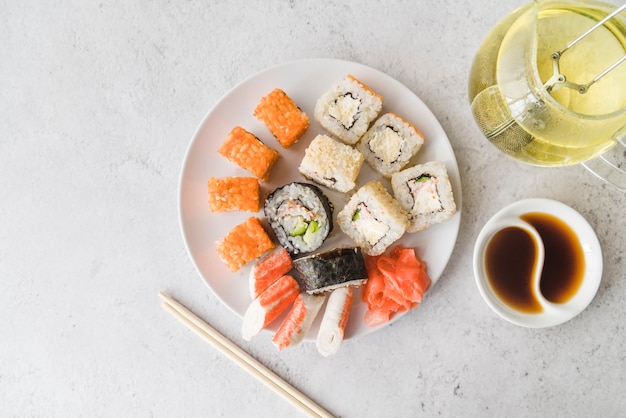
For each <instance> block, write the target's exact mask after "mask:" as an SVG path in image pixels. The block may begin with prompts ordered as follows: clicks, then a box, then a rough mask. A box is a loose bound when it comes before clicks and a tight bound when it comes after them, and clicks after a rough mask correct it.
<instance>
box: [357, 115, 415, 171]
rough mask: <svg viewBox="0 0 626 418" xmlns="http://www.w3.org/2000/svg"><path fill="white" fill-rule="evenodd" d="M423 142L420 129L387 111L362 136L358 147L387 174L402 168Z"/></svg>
mask: <svg viewBox="0 0 626 418" xmlns="http://www.w3.org/2000/svg"><path fill="white" fill-rule="evenodd" d="M423 144H424V138H423V136H422V134H421V133H420V131H418V130H417V128H416V127H415V126H413V125H411V124H410V123H408V122H407V121H405V120H404V119H402V118H401V117H400V116H398V115H395V114H393V113H386V114H384V115H383V116H381V117H380V118H378V119H377V120H376V122H374V124H373V125H372V127H371V128H370V129H369V130H368V131H367V132H366V133H365V135H363V137H362V138H361V140H360V141H359V143H358V144H357V149H358V150H359V151H361V154H363V156H364V157H365V160H366V161H367V163H368V164H369V165H370V166H371V167H372V168H373V169H374V170H376V171H378V172H379V173H380V174H382V175H383V176H385V177H391V175H392V174H393V173H397V172H398V171H400V170H401V169H402V168H403V167H404V166H405V165H406V164H407V163H408V162H409V160H410V159H411V158H413V156H414V155H415V154H417V152H418V151H419V150H420V148H421V147H422V145H423Z"/></svg>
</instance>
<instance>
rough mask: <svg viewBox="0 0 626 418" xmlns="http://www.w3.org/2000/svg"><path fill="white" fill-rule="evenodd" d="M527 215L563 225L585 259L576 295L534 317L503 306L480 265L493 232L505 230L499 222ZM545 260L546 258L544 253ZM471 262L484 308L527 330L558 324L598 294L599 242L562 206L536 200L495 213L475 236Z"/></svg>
mask: <svg viewBox="0 0 626 418" xmlns="http://www.w3.org/2000/svg"><path fill="white" fill-rule="evenodd" d="M530 212H539V213H546V214H549V215H552V216H555V217H557V218H559V219H560V220H562V221H563V222H565V223H566V224H567V225H568V226H569V227H570V228H571V229H572V230H573V231H574V233H575V234H576V236H577V237H578V241H579V242H580V245H581V247H582V250H583V255H584V258H585V275H584V277H583V280H582V283H581V285H580V288H579V290H578V292H577V293H576V294H575V295H574V296H573V297H572V299H570V300H569V301H567V302H566V303H563V304H558V305H557V304H549V305H550V306H544V311H543V312H541V313H536V314H529V313H524V312H520V311H518V310H515V309H513V308H511V307H509V306H508V305H506V304H505V303H503V302H502V301H501V300H500V299H499V298H498V297H497V296H496V294H495V292H494V291H493V290H492V289H491V286H490V285H489V281H488V279H487V277H486V274H485V263H484V259H485V249H486V247H487V243H488V242H489V239H490V238H491V237H492V236H493V235H494V234H495V233H496V232H497V231H499V230H500V229H502V228H504V227H505V225H503V221H505V220H507V219H511V218H517V219H519V216H520V215H523V214H525V213H530ZM505 222H506V221H505ZM546 257H548V255H547V254H546ZM473 261H474V277H475V279H476V285H477V286H478V290H479V291H480V294H481V295H482V297H483V299H484V300H485V302H486V303H487V305H488V306H489V307H490V308H491V309H492V310H493V311H494V312H496V313H497V314H498V315H499V316H501V317H502V318H504V319H506V320H507V321H509V322H511V323H513V324H515V325H519V326H523V327H528V328H545V327H552V326H555V325H559V324H562V323H564V322H566V321H569V320H570V319H572V318H574V317H575V316H577V315H578V314H580V313H581V312H582V311H583V310H585V308H586V307H587V306H588V305H589V304H590V303H591V301H592V300H593V298H594V297H595V295H596V293H597V291H598V287H599V286H600V280H601V278H602V267H603V262H602V249H601V248H600V242H599V241H598V237H597V236H596V233H595V232H594V230H593V228H592V227H591V225H589V223H588V222H587V220H586V219H585V218H584V217H583V216H582V215H581V214H580V213H578V212H577V211H576V210H574V209H573V208H571V207H570V206H567V205H566V204H564V203H561V202H558V201H556V200H551V199H539V198H537V199H525V200H520V201H517V202H514V203H512V204H510V205H508V206H506V207H505V208H503V209H502V210H500V211H499V212H498V213H496V214H495V215H494V216H493V217H492V218H491V219H490V220H489V221H488V222H487V223H486V224H485V226H484V227H483V228H482V229H481V231H480V233H479V234H478V237H477V239H476V244H475V247H474V255H473ZM559 305H560V306H559Z"/></svg>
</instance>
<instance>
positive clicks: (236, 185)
mask: <svg viewBox="0 0 626 418" xmlns="http://www.w3.org/2000/svg"><path fill="white" fill-rule="evenodd" d="M207 186H208V190H209V209H211V212H226V211H238V210H239V211H243V212H258V211H259V209H260V198H259V197H260V191H259V181H258V180H257V179H256V178H254V177H224V178H215V177H211V178H210V179H209V181H208V185H207Z"/></svg>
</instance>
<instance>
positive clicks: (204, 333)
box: [159, 292, 332, 418]
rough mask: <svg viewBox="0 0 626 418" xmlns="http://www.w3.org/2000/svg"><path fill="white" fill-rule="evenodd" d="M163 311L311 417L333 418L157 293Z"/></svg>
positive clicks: (167, 297)
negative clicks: (161, 301) (161, 302)
mask: <svg viewBox="0 0 626 418" xmlns="http://www.w3.org/2000/svg"><path fill="white" fill-rule="evenodd" d="M159 297H160V298H161V299H162V300H163V304H162V305H161V306H162V307H163V309H165V310H166V311H168V312H169V313H170V314H172V315H173V316H174V317H175V318H176V319H178V320H179V321H180V322H182V323H183V324H184V325H186V326H187V328H189V329H190V330H192V331H194V332H195V333H196V334H198V335H199V336H200V337H202V338H203V339H204V340H206V341H207V342H209V343H210V344H212V345H213V346H214V347H215V348H217V349H218V350H219V351H221V352H222V354H225V355H226V356H227V357H229V358H230V359H231V360H233V361H234V362H235V363H237V365H239V366H240V367H241V368H243V369H244V370H246V371H247V372H249V373H250V374H251V375H253V376H254V377H256V378H257V379H259V380H260V381H261V382H263V383H265V384H266V385H267V386H269V387H270V389H272V390H274V391H275V392H277V393H278V394H279V395H281V396H282V397H283V398H285V399H286V400H288V401H289V402H291V403H292V404H293V405H294V406H296V407H297V408H299V409H300V410H301V411H302V412H304V413H306V414H307V415H309V416H311V417H331V418H332V415H331V414H330V413H328V412H327V411H326V410H324V409H323V408H322V407H320V406H319V405H317V404H316V403H315V402H313V401H312V400H311V399H309V398H307V397H306V396H305V395H304V394H303V393H301V392H300V391H298V390H297V389H296V388H294V387H293V386H291V385H290V384H289V383H287V382H285V381H284V380H283V379H281V378H280V377H279V376H278V375H277V374H276V373H274V372H272V371H271V370H270V369H268V368H267V367H265V366H264V365H263V364H261V363H259V361H258V360H256V359H255V358H254V357H252V356H251V355H250V354H248V353H246V352H245V351H244V350H242V349H241V348H239V347H238V346H237V345H236V344H235V343H233V342H232V341H230V340H229V339H228V338H226V337H224V336H223V335H222V334H220V333H219V332H218V331H217V330H216V329H215V328H213V327H211V326H210V325H209V324H207V323H206V322H204V321H203V320H202V319H200V318H198V317H197V316H196V315H195V314H194V313H193V312H191V311H190V310H189V309H187V308H186V307H184V306H183V305H182V304H180V303H179V302H177V301H176V300H175V299H173V298H172V297H171V296H169V295H167V294H166V293H164V292H159Z"/></svg>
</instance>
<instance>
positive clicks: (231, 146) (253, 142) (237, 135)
mask: <svg viewBox="0 0 626 418" xmlns="http://www.w3.org/2000/svg"><path fill="white" fill-rule="evenodd" d="M217 152H219V153H220V155H222V156H223V157H224V158H226V159H227V160H228V161H230V162H232V163H235V164H237V165H238V166H239V167H241V168H243V169H244V170H248V171H249V172H250V173H252V174H253V175H255V176H257V177H258V178H259V179H260V180H261V181H263V182H264V181H267V179H268V177H269V175H270V173H271V171H272V168H274V165H275V164H276V162H277V161H278V159H279V158H280V154H279V153H278V151H276V150H275V149H272V148H270V147H268V146H267V145H265V144H264V143H263V142H261V140H260V139H259V138H257V137H256V136H255V135H254V134H253V133H251V132H249V131H247V130H246V129H244V128H242V127H241V126H235V127H234V128H233V129H232V130H231V131H230V133H229V134H228V137H227V138H226V140H225V141H224V142H223V143H222V145H221V146H220V148H219V149H218V150H217Z"/></svg>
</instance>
